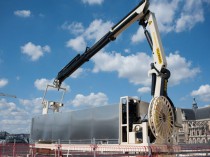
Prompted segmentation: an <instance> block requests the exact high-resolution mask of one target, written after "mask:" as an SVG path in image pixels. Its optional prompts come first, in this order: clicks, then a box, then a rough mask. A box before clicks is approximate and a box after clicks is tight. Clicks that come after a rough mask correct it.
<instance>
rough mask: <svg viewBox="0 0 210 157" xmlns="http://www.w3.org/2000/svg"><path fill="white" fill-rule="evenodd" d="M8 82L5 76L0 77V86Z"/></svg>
mask: <svg viewBox="0 0 210 157" xmlns="http://www.w3.org/2000/svg"><path fill="white" fill-rule="evenodd" d="M8 82H9V81H8V80H7V79H5V78H2V79H0V88H1V87H4V86H6V85H7V84H8Z"/></svg>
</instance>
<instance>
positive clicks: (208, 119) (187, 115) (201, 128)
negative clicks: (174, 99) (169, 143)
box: [179, 99, 210, 144]
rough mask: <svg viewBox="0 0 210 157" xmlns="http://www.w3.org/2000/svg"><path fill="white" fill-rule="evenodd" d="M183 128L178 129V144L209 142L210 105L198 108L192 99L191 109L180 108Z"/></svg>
mask: <svg viewBox="0 0 210 157" xmlns="http://www.w3.org/2000/svg"><path fill="white" fill-rule="evenodd" d="M181 110H182V120H183V124H182V125H183V128H181V129H179V143H180V144H182V143H183V144H204V143H206V144H207V143H208V144H210V105H209V106H205V107H201V108H198V106H197V103H196V101H195V99H194V101H193V104H192V109H181Z"/></svg>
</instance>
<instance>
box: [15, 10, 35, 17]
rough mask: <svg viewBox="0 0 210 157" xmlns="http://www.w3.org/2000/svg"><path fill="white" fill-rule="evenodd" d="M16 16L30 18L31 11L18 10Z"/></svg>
mask: <svg viewBox="0 0 210 157" xmlns="http://www.w3.org/2000/svg"><path fill="white" fill-rule="evenodd" d="M14 14H15V15H16V16H19V17H30V16H31V11H30V10H16V11H14Z"/></svg>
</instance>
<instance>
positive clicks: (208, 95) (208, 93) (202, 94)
mask: <svg viewBox="0 0 210 157" xmlns="http://www.w3.org/2000/svg"><path fill="white" fill-rule="evenodd" d="M191 95H192V96H197V97H198V98H199V99H200V100H202V101H204V102H210V85H209V84H206V85H201V86H200V87H199V89H197V90H193V91H192V92H191Z"/></svg>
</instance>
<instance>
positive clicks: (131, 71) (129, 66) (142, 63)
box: [92, 52, 152, 85]
mask: <svg viewBox="0 0 210 157" xmlns="http://www.w3.org/2000/svg"><path fill="white" fill-rule="evenodd" d="M92 60H93V62H94V64H95V65H94V69H93V72H99V71H117V72H118V76H119V77H122V78H128V79H129V81H130V82H132V83H134V84H142V85H148V84H149V82H150V79H149V77H148V76H147V73H148V70H149V69H150V63H151V62H152V59H151V57H150V56H148V55H147V54H146V53H137V54H135V55H129V56H126V57H125V56H122V55H121V54H120V53H106V52H100V53H98V54H96V55H95V56H94V57H93V58H92Z"/></svg>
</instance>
